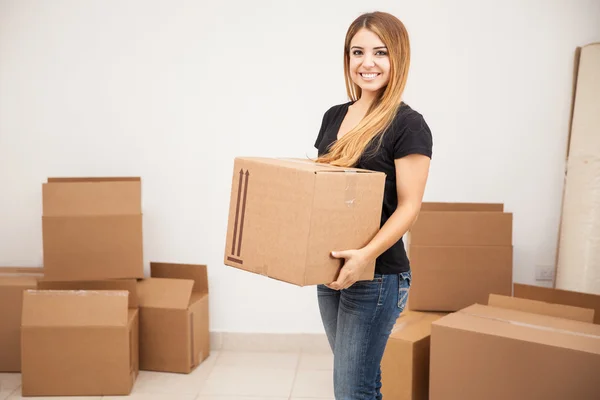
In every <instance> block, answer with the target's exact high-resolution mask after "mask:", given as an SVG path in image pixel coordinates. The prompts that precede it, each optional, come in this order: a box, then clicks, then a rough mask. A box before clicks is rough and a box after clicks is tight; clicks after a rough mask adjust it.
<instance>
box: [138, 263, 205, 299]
mask: <svg viewBox="0 0 600 400" xmlns="http://www.w3.org/2000/svg"><path fill="white" fill-rule="evenodd" d="M150 276H151V277H153V278H172V279H191V280H193V281H194V288H193V291H194V293H208V273H207V269H206V265H201V264H197V265H194V264H176V263H159V262H151V263H150Z"/></svg>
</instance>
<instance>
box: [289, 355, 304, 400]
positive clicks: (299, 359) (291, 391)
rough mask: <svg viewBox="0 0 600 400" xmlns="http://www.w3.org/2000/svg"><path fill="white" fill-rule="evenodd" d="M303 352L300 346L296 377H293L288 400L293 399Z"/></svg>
mask: <svg viewBox="0 0 600 400" xmlns="http://www.w3.org/2000/svg"><path fill="white" fill-rule="evenodd" d="M302 354H303V352H302V347H300V351H298V361H297V362H296V373H295V374H294V379H292V387H291V388H290V396H289V397H288V400H291V399H292V395H293V394H294V385H295V384H296V379H297V378H298V372H299V371H300V362H301V361H302Z"/></svg>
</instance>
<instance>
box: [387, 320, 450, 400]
mask: <svg viewBox="0 0 600 400" xmlns="http://www.w3.org/2000/svg"><path fill="white" fill-rule="evenodd" d="M444 315H445V314H436V313H421V312H415V311H404V312H403V313H402V314H400V317H399V318H398V320H397V321H396V325H395V326H394V328H393V330H392V333H391V335H390V338H389V340H388V342H387V346H386V348H385V353H384V354H383V360H382V362H381V380H382V387H381V393H382V394H383V398H385V399H388V398H389V399H394V400H427V399H428V398H429V339H430V334H431V323H432V322H433V321H437V320H438V319H440V318H441V317H443V316H444Z"/></svg>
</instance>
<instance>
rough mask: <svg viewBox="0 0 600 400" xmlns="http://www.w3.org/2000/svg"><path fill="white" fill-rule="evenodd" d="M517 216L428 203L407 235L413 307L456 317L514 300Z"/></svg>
mask: <svg viewBox="0 0 600 400" xmlns="http://www.w3.org/2000/svg"><path fill="white" fill-rule="evenodd" d="M511 242H512V214H511V213H506V212H504V206H503V205H502V204H498V203H490V204H488V203H423V205H422V207H421V212H420V214H419V217H418V219H417V221H416V222H415V224H414V225H413V227H412V228H411V229H410V231H409V233H408V235H407V253H408V257H409V259H410V263H411V269H412V273H413V281H412V287H411V290H410V295H409V296H410V298H409V303H408V304H409V308H410V309H411V310H417V311H443V312H452V311H457V310H460V309H462V308H464V307H467V306H470V305H471V304H475V303H481V304H485V303H487V301H488V296H489V295H490V293H495V294H500V295H510V294H511V293H512V279H513V246H512V243H511Z"/></svg>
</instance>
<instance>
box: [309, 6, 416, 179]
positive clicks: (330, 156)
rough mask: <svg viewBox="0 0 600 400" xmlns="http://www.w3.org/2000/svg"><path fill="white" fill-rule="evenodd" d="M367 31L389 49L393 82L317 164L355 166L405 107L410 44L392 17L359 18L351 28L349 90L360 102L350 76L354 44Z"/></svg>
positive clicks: (347, 64) (346, 48)
mask: <svg viewBox="0 0 600 400" xmlns="http://www.w3.org/2000/svg"><path fill="white" fill-rule="evenodd" d="M363 28H366V29H368V30H370V31H371V32H373V33H375V34H376V35H377V36H379V38H380V39H381V41H382V42H383V44H384V45H385V46H386V47H387V49H388V55H389V58H390V80H389V82H388V84H387V85H386V87H385V88H382V90H380V91H379V93H378V95H377V97H376V99H375V101H374V102H373V104H371V106H370V107H369V110H368V111H367V114H366V116H365V117H364V118H363V119H362V121H361V122H360V123H359V124H358V125H357V126H356V127H354V128H353V129H352V130H350V131H349V132H348V133H346V134H345V135H344V136H342V137H341V138H340V139H339V140H337V141H336V142H335V143H334V144H333V146H331V148H330V149H329V152H328V153H327V154H324V155H322V156H321V157H318V158H317V162H321V163H327V164H331V165H338V166H342V167H353V166H355V165H356V164H357V163H358V161H359V159H360V157H361V156H362V154H363V153H364V151H365V149H366V147H367V146H368V145H369V143H370V142H371V141H372V140H373V139H375V138H376V137H378V136H379V144H378V146H380V145H381V139H382V137H383V132H385V131H386V130H387V129H388V127H389V126H390V125H391V123H392V121H393V120H394V117H395V116H396V114H397V113H398V109H399V108H400V106H401V104H402V94H403V92H404V88H405V86H406V81H407V78H408V69H409V66H410V42H409V39H408V32H407V31H406V28H405V27H404V24H403V23H402V22H401V21H400V20H399V19H398V18H396V17H394V16H393V15H391V14H388V13H384V12H373V13H367V14H363V15H361V16H359V17H358V18H357V19H356V20H355V21H354V22H353V23H352V24H351V25H350V27H349V28H348V32H347V33H346V40H345V44H344V76H345V81H346V91H347V93H348V97H349V98H350V99H351V100H352V101H356V100H358V99H360V96H361V94H362V91H361V88H360V87H359V86H358V85H357V84H356V83H354V82H353V81H352V78H351V76H350V43H351V41H352V38H353V37H354V35H356V33H357V32H358V31H360V30H361V29H363Z"/></svg>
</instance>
